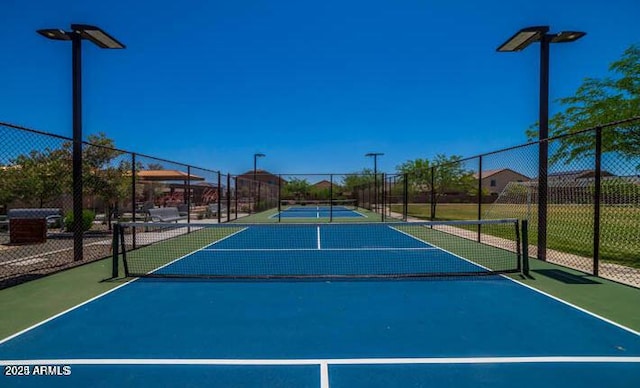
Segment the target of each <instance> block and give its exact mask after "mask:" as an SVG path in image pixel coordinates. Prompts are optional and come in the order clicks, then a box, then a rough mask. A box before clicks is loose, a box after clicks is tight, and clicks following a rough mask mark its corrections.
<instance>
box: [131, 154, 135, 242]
mask: <svg viewBox="0 0 640 388" xmlns="http://www.w3.org/2000/svg"><path fill="white" fill-rule="evenodd" d="M131 221H133V222H136V154H135V152H134V153H132V154H131ZM131 229H132V233H131V239H132V240H131V241H132V244H131V247H132V248H133V249H136V228H131Z"/></svg>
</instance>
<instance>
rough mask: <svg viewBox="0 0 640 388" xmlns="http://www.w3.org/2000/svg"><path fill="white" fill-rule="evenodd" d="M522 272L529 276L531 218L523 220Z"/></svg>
mask: <svg viewBox="0 0 640 388" xmlns="http://www.w3.org/2000/svg"><path fill="white" fill-rule="evenodd" d="M521 227H522V233H521V236H522V237H521V239H522V273H523V274H524V275H525V276H529V220H526V219H525V220H522V222H521Z"/></svg>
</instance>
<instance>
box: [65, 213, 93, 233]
mask: <svg viewBox="0 0 640 388" xmlns="http://www.w3.org/2000/svg"><path fill="white" fill-rule="evenodd" d="M95 218H96V213H94V212H93V211H91V210H83V211H82V231H83V232H86V231H87V230H89V229H91V227H92V226H93V220H95ZM64 224H65V226H66V228H67V230H73V212H68V213H67V214H65V216H64Z"/></svg>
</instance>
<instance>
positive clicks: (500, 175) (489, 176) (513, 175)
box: [474, 168, 530, 195]
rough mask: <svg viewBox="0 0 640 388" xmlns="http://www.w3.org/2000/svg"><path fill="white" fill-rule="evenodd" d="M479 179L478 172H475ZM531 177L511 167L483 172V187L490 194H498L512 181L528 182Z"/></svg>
mask: <svg viewBox="0 0 640 388" xmlns="http://www.w3.org/2000/svg"><path fill="white" fill-rule="evenodd" d="M474 177H475V178H476V179H478V174H477V173H476V174H474ZM529 180H530V178H529V177H528V176H526V175H523V174H520V173H519V172H517V171H514V170H512V169H510V168H501V169H497V170H485V171H483V172H482V189H483V190H484V191H485V192H486V193H488V194H489V195H498V194H500V193H501V192H502V190H504V188H505V187H506V186H507V185H508V184H509V183H511V182H527V181H529Z"/></svg>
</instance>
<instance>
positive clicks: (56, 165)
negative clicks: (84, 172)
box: [3, 146, 72, 208]
mask: <svg viewBox="0 0 640 388" xmlns="http://www.w3.org/2000/svg"><path fill="white" fill-rule="evenodd" d="M5 173H6V174H7V175H9V176H8V177H9V178H10V179H9V182H4V183H3V186H4V185H6V187H8V188H10V189H9V190H10V191H11V192H12V194H8V195H6V194H5V199H11V200H21V201H23V202H24V203H25V204H28V205H31V206H37V207H40V208H41V207H44V206H46V205H50V204H52V203H53V202H54V201H55V200H59V199H60V197H61V195H62V194H65V193H70V192H71V175H72V174H71V153H70V152H69V149H68V148H67V147H64V146H63V148H61V149H56V150H52V149H49V148H45V149H44V150H43V151H39V150H32V151H31V152H29V153H28V154H24V155H18V156H17V157H16V158H15V160H13V161H12V163H11V167H10V169H7V170H5Z"/></svg>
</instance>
